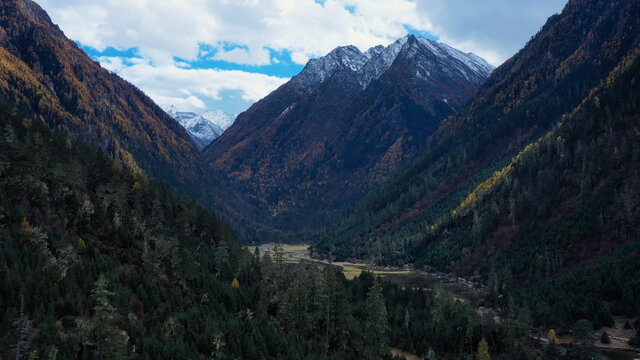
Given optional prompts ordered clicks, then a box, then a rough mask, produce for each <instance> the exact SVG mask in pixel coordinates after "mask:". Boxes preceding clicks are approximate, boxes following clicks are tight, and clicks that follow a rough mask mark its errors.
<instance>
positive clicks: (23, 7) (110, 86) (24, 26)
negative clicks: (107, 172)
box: [0, 0, 211, 205]
mask: <svg viewBox="0 0 640 360" xmlns="http://www.w3.org/2000/svg"><path fill="white" fill-rule="evenodd" d="M0 100H1V101H2V102H3V103H7V104H11V105H12V106H15V107H16V108H17V109H19V111H21V112H23V113H25V114H29V115H33V116H40V117H41V119H42V120H43V121H45V122H46V123H47V124H48V125H49V126H50V127H51V128H52V129H56V130H58V131H61V132H63V133H64V134H66V135H67V136H68V137H69V138H71V139H75V140H81V141H83V142H86V143H90V144H93V145H95V146H97V147H100V148H101V149H102V150H103V151H104V152H105V153H107V154H108V155H109V156H111V157H113V158H117V159H119V160H120V161H121V162H122V164H123V166H125V167H126V168H127V169H131V170H133V171H138V172H140V171H142V172H145V173H147V174H148V175H150V176H152V177H154V178H156V179H158V180H160V181H162V182H163V183H165V184H167V185H169V186H170V187H171V188H172V190H174V191H178V192H187V193H188V194H189V195H190V196H192V197H194V198H198V199H199V200H201V204H204V203H205V202H206V201H209V202H211V196H208V198H207V199H206V200H202V199H203V195H202V194H203V193H207V191H208V190H207V187H206V186H205V181H206V180H205V179H206V177H205V173H204V170H203V167H202V163H201V160H200V156H199V152H198V150H197V149H196V147H195V145H194V144H193V143H192V142H191V140H190V139H189V136H188V135H187V133H186V131H185V130H184V129H183V128H182V126H180V125H179V124H178V123H177V122H176V121H175V120H173V119H172V118H171V117H170V116H169V115H167V114H166V113H165V112H164V111H163V110H162V109H160V107H158V106H157V105H156V104H155V103H154V102H153V101H152V100H151V99H150V98H149V97H148V96H146V95H145V94H144V93H143V92H142V91H140V90H139V89H137V88H136V87H134V86H133V85H131V84H130V83H128V82H126V81H124V80H123V79H121V78H120V77H118V76H117V75H116V74H113V73H111V72H109V71H107V70H106V69H103V68H102V67H101V66H100V64H99V63H97V62H95V61H93V60H91V58H89V57H88V56H87V55H86V54H85V52H84V51H83V50H81V49H80V48H78V46H77V45H76V44H75V43H74V42H73V41H71V40H69V39H67V38H66V37H65V35H64V33H63V32H62V31H61V30H60V29H59V28H58V27H57V26H56V25H54V24H53V23H52V22H51V20H50V19H49V16H48V15H47V14H46V12H45V11H44V10H42V9H41V8H40V7H39V6H38V5H37V4H36V3H34V2H33V1H31V0H7V1H3V2H2V3H1V4H0ZM207 205H210V204H207Z"/></svg>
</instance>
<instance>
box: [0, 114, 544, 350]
mask: <svg viewBox="0 0 640 360" xmlns="http://www.w3.org/2000/svg"><path fill="white" fill-rule="evenodd" d="M0 129H1V134H2V136H0V244H1V245H2V249H3V250H2V252H0V294H1V296H0V308H1V309H3V311H2V312H1V313H0V356H2V358H15V359H27V358H29V359H33V358H41V359H139V358H143V359H211V358H214V359H238V358H243V359H278V358H287V359H303V358H311V359H372V360H373V359H385V358H391V355H390V354H389V346H396V347H401V348H404V349H407V350H409V351H412V352H414V353H416V354H420V355H429V354H431V355H430V356H436V354H437V356H441V357H445V358H462V357H465V356H467V355H469V354H473V353H475V352H476V349H477V347H478V344H479V343H480V342H481V341H482V339H486V340H487V341H488V343H489V344H491V345H490V347H489V348H488V349H489V350H490V351H491V353H492V354H494V356H498V357H500V356H503V357H504V358H514V357H515V356H527V354H533V353H535V351H536V350H535V349H532V348H527V347H526V346H524V345H523V341H526V334H527V332H526V329H527V328H528V325H527V322H526V319H516V318H515V315H514V317H513V318H509V319H511V320H510V321H509V322H508V325H504V324H498V323H496V322H495V321H493V316H492V315H491V316H489V315H487V316H480V315H479V314H478V313H477V312H476V311H475V308H474V307H473V306H472V305H471V304H468V303H462V302H460V301H456V300H454V299H453V297H452V296H451V295H449V294H447V293H446V292H444V291H438V292H435V291H425V290H421V289H420V290H412V289H402V288H400V287H399V286H397V285H392V284H389V283H385V284H384V285H383V284H382V283H381V282H380V280H376V279H375V278H374V277H373V275H372V274H371V273H364V274H363V275H362V276H360V277H359V278H357V279H356V280H354V281H347V280H346V279H345V278H344V275H343V274H342V273H341V272H340V271H339V270H338V268H335V267H332V266H325V267H324V268H320V267H318V266H316V265H312V264H300V265H285V264H284V263H283V261H282V255H281V254H280V253H279V252H278V251H276V252H275V254H274V256H273V257H272V256H271V255H264V256H261V254H260V253H259V252H257V251H256V252H255V253H250V252H248V251H246V250H243V249H241V248H240V247H239V246H238V243H237V241H236V239H235V236H234V235H233V233H232V232H231V230H230V229H229V227H228V226H226V225H224V224H223V223H221V222H220V221H219V220H218V219H216V218H215V217H214V216H213V215H211V214H210V213H208V212H207V211H206V210H204V209H203V208H200V207H198V206H196V205H194V204H193V202H191V201H189V200H187V199H186V198H184V197H182V198H177V197H175V196H173V195H171V193H170V192H169V191H168V190H167V189H165V188H164V187H162V186H161V185H159V184H158V183H156V182H154V181H150V180H148V179H147V178H146V177H143V176H140V175H139V174H136V173H132V172H130V171H127V170H125V169H123V167H122V164H121V163H120V162H119V161H117V160H115V161H114V160H111V159H109V158H108V157H107V156H106V155H105V154H104V153H103V152H102V151H101V150H99V149H96V148H92V147H90V146H87V145H84V144H82V143H80V142H75V141H71V140H69V139H68V138H67V137H66V136H61V135H60V134H57V133H53V132H51V131H50V130H49V128H48V126H47V125H45V124H44V123H43V122H41V121H40V120H38V119H32V118H29V117H24V116H21V115H20V114H19V113H17V112H16V111H15V110H11V109H10V108H6V107H3V108H0ZM511 310H512V313H513V314H517V313H518V311H517V309H516V308H511ZM459 329H465V331H463V332H461V331H460V330H459ZM487 341H485V342H484V343H485V344H486V343H487Z"/></svg>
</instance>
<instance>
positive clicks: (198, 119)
mask: <svg viewBox="0 0 640 360" xmlns="http://www.w3.org/2000/svg"><path fill="white" fill-rule="evenodd" d="M166 111H167V114H169V116H171V117H172V118H174V119H175V120H176V121H178V122H179V123H180V125H182V126H183V127H184V128H185V130H187V133H188V134H189V136H190V137H191V139H192V140H193V142H194V143H195V144H196V146H197V147H198V149H199V150H202V149H204V148H205V147H206V146H207V145H209V144H211V142H212V141H213V140H215V139H217V138H218V137H220V135H222V133H224V131H225V130H227V129H228V128H229V127H230V126H231V125H233V122H234V121H235V119H236V116H237V115H229V114H227V113H225V112H224V111H222V109H217V110H211V111H206V112H204V113H202V114H196V113H194V112H188V111H178V110H177V109H176V108H175V107H174V106H171V107H169V108H168V109H166Z"/></svg>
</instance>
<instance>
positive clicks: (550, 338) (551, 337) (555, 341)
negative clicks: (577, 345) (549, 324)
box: [547, 329, 560, 345]
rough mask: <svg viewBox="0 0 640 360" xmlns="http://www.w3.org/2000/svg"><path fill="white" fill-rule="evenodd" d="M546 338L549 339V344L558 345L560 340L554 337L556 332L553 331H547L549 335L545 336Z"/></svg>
mask: <svg viewBox="0 0 640 360" xmlns="http://www.w3.org/2000/svg"><path fill="white" fill-rule="evenodd" d="M547 338H548V339H549V343H553V344H556V345H558V344H560V339H558V336H557V335H556V331H555V330H554V329H551V330H549V335H547Z"/></svg>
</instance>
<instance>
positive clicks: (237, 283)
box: [231, 278, 240, 289]
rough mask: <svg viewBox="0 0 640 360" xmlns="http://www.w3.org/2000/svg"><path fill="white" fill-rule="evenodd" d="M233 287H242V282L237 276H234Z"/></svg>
mask: <svg viewBox="0 0 640 360" xmlns="http://www.w3.org/2000/svg"><path fill="white" fill-rule="evenodd" d="M231 287H232V288H234V289H237V288H239V287H240V282H239V281H238V279H237V278H233V281H232V282H231Z"/></svg>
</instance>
